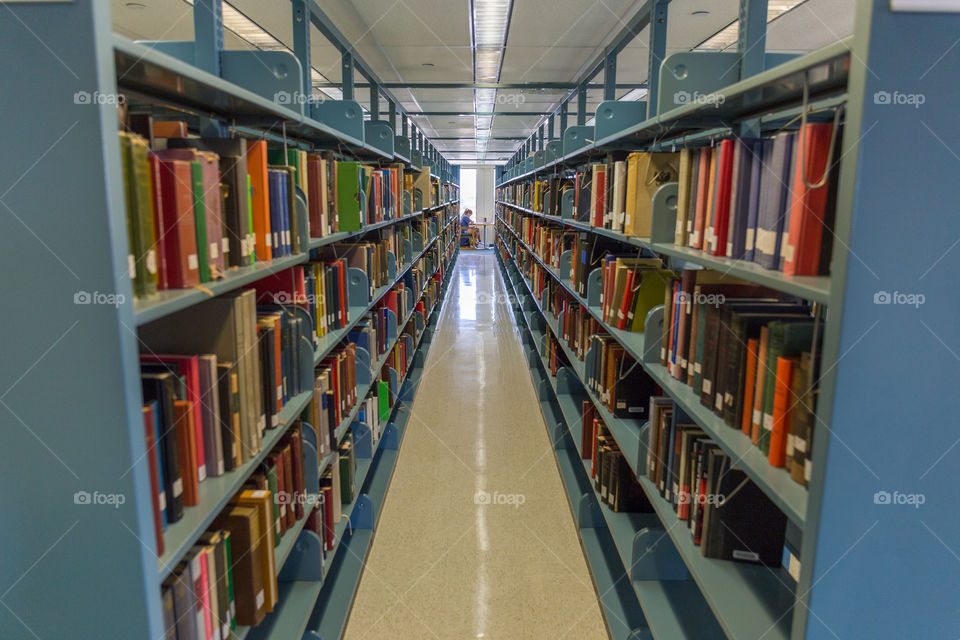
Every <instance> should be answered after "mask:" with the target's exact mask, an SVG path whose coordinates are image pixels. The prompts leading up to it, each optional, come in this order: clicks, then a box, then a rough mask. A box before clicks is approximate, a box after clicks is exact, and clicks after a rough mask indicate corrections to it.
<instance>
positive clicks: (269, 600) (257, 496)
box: [232, 489, 279, 612]
mask: <svg viewBox="0 0 960 640" xmlns="http://www.w3.org/2000/svg"><path fill="white" fill-rule="evenodd" d="M272 500H273V494H272V493H270V492H269V491H257V490H252V489H247V490H245V491H241V492H240V495H238V496H236V497H234V499H233V501H232V502H233V504H237V505H240V506H242V507H254V508H255V509H256V510H257V513H258V514H259V520H260V523H261V524H260V531H259V533H258V537H259V538H260V546H259V548H258V549H257V553H259V555H260V567H261V574H262V577H263V591H264V598H265V602H264V605H265V608H266V610H267V612H270V611H273V607H274V606H275V605H276V604H277V602H278V600H279V594H278V591H277V568H276V561H275V560H274V555H273V547H274V542H273V527H272V526H271V523H272V522H273V521H274V518H273V504H272ZM234 561H236V560H235V559H234Z"/></svg>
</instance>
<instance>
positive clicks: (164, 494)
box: [160, 489, 167, 511]
mask: <svg viewBox="0 0 960 640" xmlns="http://www.w3.org/2000/svg"><path fill="white" fill-rule="evenodd" d="M166 508H167V492H166V491H163V490H162V489H161V491H160V511H163V510H164V509H166Z"/></svg>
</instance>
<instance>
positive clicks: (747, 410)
mask: <svg viewBox="0 0 960 640" xmlns="http://www.w3.org/2000/svg"><path fill="white" fill-rule="evenodd" d="M759 348H760V340H759V338H750V339H748V340H747V375H746V376H745V377H744V383H743V384H744V387H743V419H742V420H741V421H740V430H741V431H743V433H745V434H746V435H748V436H749V435H750V423H751V420H752V417H753V392H754V389H755V388H756V380H757V349H759Z"/></svg>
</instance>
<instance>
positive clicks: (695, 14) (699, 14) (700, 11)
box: [690, 9, 710, 16]
mask: <svg viewBox="0 0 960 640" xmlns="http://www.w3.org/2000/svg"><path fill="white" fill-rule="evenodd" d="M690 15H692V16H707V15H710V12H709V11H704V10H703V9H701V10H699V11H693V12H691V13H690Z"/></svg>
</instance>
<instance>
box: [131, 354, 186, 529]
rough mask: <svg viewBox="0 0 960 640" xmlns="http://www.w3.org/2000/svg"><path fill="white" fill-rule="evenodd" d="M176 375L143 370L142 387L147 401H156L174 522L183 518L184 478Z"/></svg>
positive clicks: (165, 487)
mask: <svg viewBox="0 0 960 640" xmlns="http://www.w3.org/2000/svg"><path fill="white" fill-rule="evenodd" d="M177 384H178V380H177V377H176V376H175V375H174V374H172V373H170V372H162V373H142V374H141V375H140V386H141V389H142V391H143V401H144V402H145V403H150V402H156V403H157V411H158V414H159V415H158V416H157V417H158V421H157V422H158V424H159V425H160V428H159V432H158V433H157V440H158V441H159V443H160V458H161V463H162V464H163V490H164V494H165V496H166V499H167V509H166V511H167V522H168V523H173V522H176V521H178V520H179V519H180V518H182V517H183V481H182V480H181V478H180V462H179V457H178V455H177V451H178V449H177V429H176V424H177V413H176V409H175V408H174V402H176V399H177Z"/></svg>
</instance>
